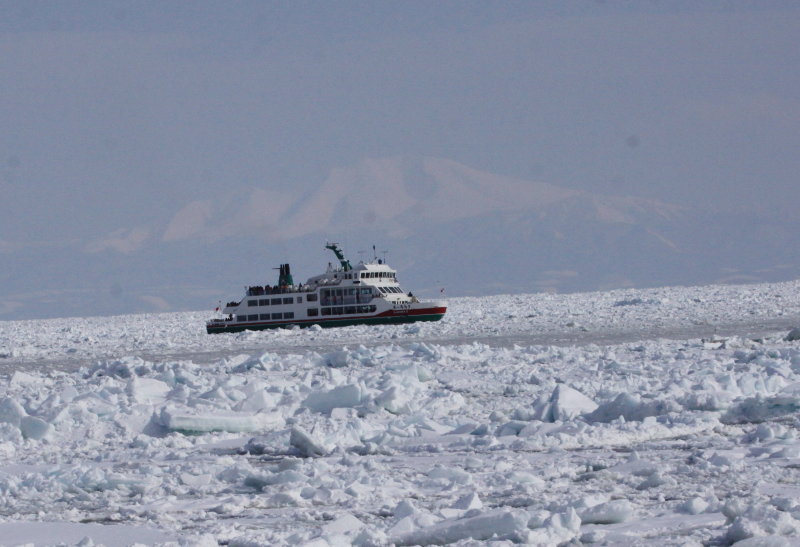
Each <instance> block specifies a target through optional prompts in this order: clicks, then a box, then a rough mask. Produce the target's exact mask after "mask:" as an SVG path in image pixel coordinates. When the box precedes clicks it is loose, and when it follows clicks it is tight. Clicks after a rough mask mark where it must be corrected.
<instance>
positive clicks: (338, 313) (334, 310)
mask: <svg viewBox="0 0 800 547" xmlns="http://www.w3.org/2000/svg"><path fill="white" fill-rule="evenodd" d="M331 310H333V315H342V308H331Z"/></svg>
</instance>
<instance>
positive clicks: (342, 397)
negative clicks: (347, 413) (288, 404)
mask: <svg viewBox="0 0 800 547" xmlns="http://www.w3.org/2000/svg"><path fill="white" fill-rule="evenodd" d="M361 401H362V392H361V388H360V387H359V386H357V385H355V384H348V385H344V386H339V387H336V388H333V389H332V390H330V391H316V392H314V393H311V394H310V395H309V396H308V397H306V399H305V400H304V401H303V406H305V407H307V408H309V409H311V410H313V411H314V412H322V413H329V412H330V411H331V410H333V409H334V408H349V407H354V406H358V405H359V404H361Z"/></svg>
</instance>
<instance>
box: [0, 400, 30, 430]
mask: <svg viewBox="0 0 800 547" xmlns="http://www.w3.org/2000/svg"><path fill="white" fill-rule="evenodd" d="M27 415H28V413H27V412H25V409H24V408H22V405H20V404H19V403H18V402H17V401H15V400H14V399H12V398H10V397H5V398H4V399H3V400H2V401H0V422H4V423H9V424H11V425H15V426H17V427H19V424H20V421H21V420H22V418H24V417H25V416H27Z"/></svg>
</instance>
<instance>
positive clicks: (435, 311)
mask: <svg viewBox="0 0 800 547" xmlns="http://www.w3.org/2000/svg"><path fill="white" fill-rule="evenodd" d="M445 312H447V307H445V306H442V307H438V308H423V309H415V310H387V311H385V312H382V313H379V314H376V315H343V316H342V315H340V316H331V315H323V316H318V317H314V318H310V319H284V320H282V321H255V322H248V323H245V322H242V323H239V322H236V323H228V324H224V325H220V326H217V325H208V328H210V329H220V330H224V329H229V328H231V327H235V328H238V327H264V326H269V325H303V324H309V325H313V324H315V323H319V322H321V321H324V322H326V323H330V322H333V321H363V320H369V319H387V318H402V317H414V316H417V315H444V314H445Z"/></svg>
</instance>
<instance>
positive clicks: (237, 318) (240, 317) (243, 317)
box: [236, 315, 247, 323]
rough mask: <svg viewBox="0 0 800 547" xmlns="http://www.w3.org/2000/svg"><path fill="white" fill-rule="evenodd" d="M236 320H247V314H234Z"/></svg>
mask: <svg viewBox="0 0 800 547" xmlns="http://www.w3.org/2000/svg"><path fill="white" fill-rule="evenodd" d="M236 320H237V321H239V322H240V323H241V322H242V321H247V316H246V315H237V316H236Z"/></svg>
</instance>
